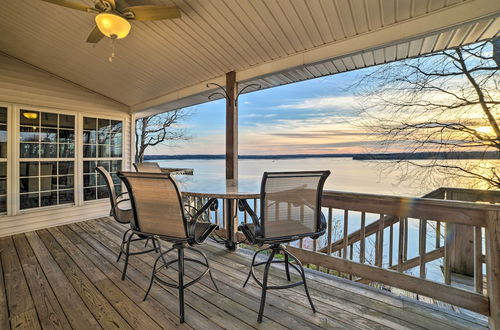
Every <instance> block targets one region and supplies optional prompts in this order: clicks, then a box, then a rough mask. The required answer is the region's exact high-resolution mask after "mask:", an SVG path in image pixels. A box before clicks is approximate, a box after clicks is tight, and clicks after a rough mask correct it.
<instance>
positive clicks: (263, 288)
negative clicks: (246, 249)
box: [252, 250, 276, 323]
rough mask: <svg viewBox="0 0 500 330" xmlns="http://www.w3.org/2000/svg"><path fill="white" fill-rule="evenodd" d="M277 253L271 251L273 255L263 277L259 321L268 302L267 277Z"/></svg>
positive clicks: (268, 261)
mask: <svg viewBox="0 0 500 330" xmlns="http://www.w3.org/2000/svg"><path fill="white" fill-rule="evenodd" d="M275 254H276V251H275V250H273V252H271V255H270V256H269V259H268V260H267V263H266V268H264V278H263V279H262V296H261V298H260V308H259V316H258V317H257V322H259V323H261V322H262V315H263V314H264V306H265V304H266V293H267V278H268V276H269V268H270V267H271V263H272V262H273V259H274V255H275ZM252 264H253V262H252Z"/></svg>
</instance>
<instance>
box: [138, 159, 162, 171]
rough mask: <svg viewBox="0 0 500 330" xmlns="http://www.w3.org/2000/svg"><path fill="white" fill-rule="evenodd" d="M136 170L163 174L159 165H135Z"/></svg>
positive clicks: (150, 163) (149, 163) (151, 163)
mask: <svg viewBox="0 0 500 330" xmlns="http://www.w3.org/2000/svg"><path fill="white" fill-rule="evenodd" d="M134 168H135V170H136V171H137V172H147V173H161V167H160V165H158V163H153V162H147V163H134Z"/></svg>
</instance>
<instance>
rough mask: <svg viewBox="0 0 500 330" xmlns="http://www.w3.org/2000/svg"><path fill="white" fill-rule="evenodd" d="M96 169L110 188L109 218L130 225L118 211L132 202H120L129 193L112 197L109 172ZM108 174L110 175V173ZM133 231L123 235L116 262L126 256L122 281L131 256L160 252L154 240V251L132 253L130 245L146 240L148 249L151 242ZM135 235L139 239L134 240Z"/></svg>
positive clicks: (100, 168) (99, 167) (146, 237)
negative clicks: (123, 204)
mask: <svg viewBox="0 0 500 330" xmlns="http://www.w3.org/2000/svg"><path fill="white" fill-rule="evenodd" d="M95 169H96V171H97V172H98V173H99V174H100V175H102V176H103V177H104V181H105V182H106V186H107V187H108V193H109V200H110V203H111V210H110V211H109V216H111V217H113V218H114V219H115V220H116V221H117V222H118V223H121V224H130V220H127V221H124V220H123V219H120V217H119V215H118V212H117V209H119V204H120V203H123V202H127V201H130V199H129V198H125V199H120V200H118V199H119V198H120V197H122V196H124V195H127V194H128V192H127V191H124V192H122V193H121V194H118V195H116V196H115V198H114V199H113V196H111V194H113V193H114V189H111V185H112V184H113V182H108V178H107V176H106V172H107V170H106V169H105V168H104V167H102V166H97V167H96V168H95ZM108 174H109V172H108ZM122 211H123V210H122ZM131 231H132V228H129V229H127V230H126V231H125V233H124V234H123V237H122V242H121V245H120V252H119V253H118V258H117V259H116V262H119V261H120V259H121V256H122V254H124V255H125V264H124V265H123V270H122V277H121V279H122V280H124V279H125V276H126V274H127V267H128V258H129V256H132V255H139V254H144V253H149V252H153V251H155V252H158V248H157V247H156V243H155V241H154V240H153V248H152V249H148V250H143V251H139V252H130V243H132V242H136V241H143V240H146V244H145V245H144V247H145V248H146V247H147V245H148V243H149V240H150V237H149V236H144V235H139V234H137V233H134V232H132V233H131ZM127 234H130V235H129V236H128V237H127ZM134 235H135V236H137V237H136V238H133V236H134Z"/></svg>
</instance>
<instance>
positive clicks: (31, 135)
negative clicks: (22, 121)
mask: <svg viewBox="0 0 500 330" xmlns="http://www.w3.org/2000/svg"><path fill="white" fill-rule="evenodd" d="M19 140H20V141H21V142H38V141H40V129H39V128H38V127H36V126H21V129H20V139H19Z"/></svg>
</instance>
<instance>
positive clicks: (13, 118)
mask: <svg viewBox="0 0 500 330" xmlns="http://www.w3.org/2000/svg"><path fill="white" fill-rule="evenodd" d="M0 106H2V107H6V108H7V109H8V119H7V130H8V135H7V139H8V140H7V141H8V147H7V196H8V198H7V212H6V213H1V214H0V217H3V216H13V215H17V214H29V213H36V212H43V211H48V210H52V209H59V208H71V207H76V206H83V205H87V204H100V203H109V202H108V199H96V200H89V201H84V200H83V197H84V196H83V162H84V158H83V117H92V118H99V119H107V120H119V121H121V122H122V125H123V126H122V146H121V149H122V156H121V157H120V158H111V159H112V160H121V162H122V163H121V166H122V169H124V168H126V161H127V156H128V154H127V153H126V146H127V145H129V143H130V138H131V137H130V136H128V134H127V127H128V126H127V125H130V115H129V114H126V113H123V114H120V113H110V114H102V113H95V112H91V111H76V110H75V111H72V110H65V109H60V108H51V107H45V106H37V105H28V104H21V103H5V102H0ZM21 110H32V111H38V112H49V113H57V114H63V115H72V116H75V146H74V148H75V152H74V157H73V158H20V143H21V141H20V127H21V125H20V118H19V116H20V114H21ZM106 159H108V158H104V159H103V160H106ZM22 161H40V162H43V161H73V162H74V187H73V194H74V202H73V203H67V204H57V205H50V206H40V207H36V208H29V209H20V183H19V179H20V164H21V162H22ZM122 188H123V185H122Z"/></svg>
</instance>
